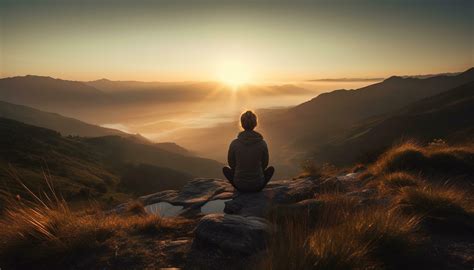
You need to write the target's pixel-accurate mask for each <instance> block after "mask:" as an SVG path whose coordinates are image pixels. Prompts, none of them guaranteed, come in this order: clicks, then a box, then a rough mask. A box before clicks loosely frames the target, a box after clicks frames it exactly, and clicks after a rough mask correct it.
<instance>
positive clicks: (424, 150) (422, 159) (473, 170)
mask: <svg viewBox="0 0 474 270" xmlns="http://www.w3.org/2000/svg"><path fill="white" fill-rule="evenodd" d="M397 171H405V172H412V173H418V172H423V174H425V175H428V176H433V175H443V176H444V175H449V176H451V177H453V176H466V177H471V176H473V175H474V146H472V145H464V146H448V145H438V144H431V145H429V146H427V147H422V146H421V145H420V144H418V143H416V142H414V141H407V142H404V143H401V144H399V145H395V146H394V147H392V148H391V149H389V150H388V151H387V152H385V153H384V154H382V155H381V156H380V157H379V159H378V160H377V161H376V162H375V163H374V164H372V165H371V166H370V167H369V172H370V173H372V174H373V175H381V174H383V173H392V172H397Z"/></svg>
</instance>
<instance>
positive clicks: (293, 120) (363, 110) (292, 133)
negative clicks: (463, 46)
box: [176, 68, 474, 170]
mask: <svg viewBox="0 0 474 270" xmlns="http://www.w3.org/2000/svg"><path fill="white" fill-rule="evenodd" d="M473 81H474V68H471V69H469V70H467V71H465V72H462V73H459V74H457V75H453V74H450V75H439V76H434V77H429V78H402V77H397V76H393V77H390V78H388V79H386V80H384V81H382V82H380V83H376V84H372V85H369V86H367V87H363V88H360V89H356V90H336V91H332V92H328V93H323V94H320V95H319V96H317V97H315V98H313V99H312V100H310V101H307V102H305V103H302V104H300V105H298V106H295V107H293V108H289V109H275V110H264V111H261V112H260V113H259V127H258V129H259V130H260V131H261V132H262V133H263V134H264V136H265V137H266V138H267V139H268V141H269V146H270V152H271V153H272V154H271V158H272V161H273V162H274V163H277V164H280V166H281V167H282V168H287V167H285V164H286V165H289V166H298V164H299V163H300V162H301V161H302V160H303V159H306V158H311V159H313V158H314V159H316V160H318V161H320V162H326V161H329V162H333V163H336V164H339V165H344V164H347V163H348V162H354V161H356V160H355V159H356V157H360V156H361V155H362V153H360V151H363V152H365V151H368V150H367V149H365V148H364V147H363V145H374V146H376V145H377V146H379V147H378V148H380V147H382V146H387V145H388V144H390V143H393V142H395V141H396V140H398V139H401V138H403V137H406V136H408V135H414V136H415V135H416V134H420V133H421V132H415V131H412V132H409V133H405V132H402V131H403V128H404V127H403V121H402V122H400V123H398V125H399V126H398V128H397V129H395V128H394V129H387V127H383V128H382V126H380V127H378V128H375V127H374V129H373V131H372V132H368V133H367V134H365V136H362V135H360V134H359V135H358V137H360V138H359V140H358V144H360V146H357V147H355V146H354V145H353V144H351V146H350V147H349V145H347V148H342V149H339V150H340V151H339V150H338V152H337V153H331V149H333V150H334V151H336V149H335V148H334V145H335V144H338V145H340V144H341V143H342V142H345V141H346V140H348V138H351V136H355V135H357V132H356V133H353V131H354V130H356V131H358V132H363V131H366V130H367V129H368V127H367V126H366V125H373V124H374V123H380V121H382V120H383V119H386V117H390V116H394V115H395V114H397V113H398V112H399V111H400V110H402V109H403V108H404V107H406V106H410V105H411V104H412V106H415V107H418V106H420V104H417V103H415V102H417V101H420V100H422V99H425V98H428V97H432V96H436V95H438V94H441V93H443V92H446V91H449V90H452V89H455V88H457V87H461V86H463V89H464V91H465V92H463V93H464V94H469V93H471V92H472V90H470V89H469V88H470V87H471V85H470V84H469V83H471V82H473ZM471 88H472V87H471ZM441 97H442V96H441ZM441 103H442V101H439V102H438V103H437V105H436V106H439V109H441V108H444V107H443V106H441ZM436 106H435V105H433V108H432V109H435V108H436ZM451 109H452V111H449V118H465V117H466V115H467V114H465V113H466V112H465V111H463V109H461V108H454V107H452V108H451ZM432 113H433V115H435V114H434V112H432ZM438 113H440V114H441V113H448V112H447V111H446V112H444V111H438ZM447 115H448V114H447ZM405 117H408V116H405ZM426 117H428V116H426ZM374 121H376V122H374ZM386 121H390V120H386ZM404 121H407V119H406V120H404ZM417 121H424V120H421V118H420V119H419V120H417ZM426 121H428V119H426ZM447 121H448V122H449V120H447ZM367 123H369V124H367ZM387 123H388V122H385V125H388V126H390V124H387ZM426 123H429V125H435V124H436V122H435V121H429V122H426ZM409 124H410V123H409V122H407V128H408V125H409ZM412 124H413V123H412ZM464 124H466V126H462V125H461V126H459V125H454V121H453V125H452V126H451V127H452V129H448V130H447V132H445V133H436V132H433V136H434V135H438V136H439V137H445V136H447V135H448V134H447V133H448V132H449V133H450V134H451V133H453V134H454V133H456V132H457V131H459V132H460V133H459V134H460V136H459V137H458V138H459V139H460V137H462V136H469V135H470V136H471V137H474V136H473V134H472V133H469V132H468V130H469V129H470V128H472V123H470V122H465V123H464ZM380 125H382V124H381V123H380ZM421 127H423V125H414V126H413V127H411V128H413V129H417V128H420V129H421ZM364 128H366V129H364ZM424 128H426V126H424ZM435 129H436V128H435ZM458 129H459V130H458ZM461 129H462V130H461ZM388 130H390V132H388V133H390V136H388V137H387V134H386V133H383V131H388ZM236 132H238V129H237V123H229V124H222V125H219V126H217V127H212V128H204V129H199V130H196V131H193V132H190V134H192V136H191V135H190V136H189V137H186V136H183V137H180V138H177V139H176V142H177V143H179V144H182V145H184V146H185V147H187V148H190V149H198V150H199V152H201V153H205V152H215V148H216V147H221V148H226V147H227V146H228V143H229V139H230V138H232V137H233V136H234V134H235V133H236ZM462 134H464V135H462ZM369 136H370V137H369ZM415 137H418V138H420V139H426V140H429V139H430V138H431V137H423V136H415ZM377 138H380V142H378V141H376V139H377ZM385 138H387V139H385ZM193 142H212V144H209V143H198V144H197V143H193ZM208 149H209V150H210V151H208ZM347 152H351V153H347ZM344 153H346V156H344ZM291 164H292V165H291ZM277 169H278V168H277ZM285 170H288V169H285Z"/></svg>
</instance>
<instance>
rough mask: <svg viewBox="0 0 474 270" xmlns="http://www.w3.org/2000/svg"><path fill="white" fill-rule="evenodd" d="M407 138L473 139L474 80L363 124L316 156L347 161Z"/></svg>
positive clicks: (458, 140) (371, 153)
mask: <svg viewBox="0 0 474 270" xmlns="http://www.w3.org/2000/svg"><path fill="white" fill-rule="evenodd" d="M404 138H413V139H417V140H419V141H421V142H425V143H426V142H430V141H433V140H435V139H444V140H447V141H449V142H451V143H459V142H463V141H467V140H472V138H474V82H470V83H468V84H465V85H462V86H459V87H456V88H454V89H451V90H448V91H445V92H443V93H440V94H438V95H435V96H432V97H428V98H426V99H423V100H420V101H417V102H415V103H413V104H410V105H408V106H406V107H405V108H403V109H401V110H399V111H396V112H394V113H391V114H389V115H386V116H383V117H379V118H378V119H375V120H373V121H371V122H368V123H362V124H360V125H358V126H356V127H355V128H354V129H351V130H350V132H348V133H347V134H346V135H345V136H344V138H342V139H339V140H337V141H335V142H332V143H331V144H328V145H325V146H324V147H321V148H320V149H319V151H317V152H316V153H315V155H316V156H321V157H325V158H326V159H327V160H329V161H331V162H333V163H336V164H348V163H351V162H355V161H357V160H358V159H360V158H362V156H363V155H371V156H373V155H375V154H376V153H380V152H382V151H384V150H385V149H386V148H388V147H389V146H391V145H392V144H393V143H395V142H397V141H399V140H402V139H404Z"/></svg>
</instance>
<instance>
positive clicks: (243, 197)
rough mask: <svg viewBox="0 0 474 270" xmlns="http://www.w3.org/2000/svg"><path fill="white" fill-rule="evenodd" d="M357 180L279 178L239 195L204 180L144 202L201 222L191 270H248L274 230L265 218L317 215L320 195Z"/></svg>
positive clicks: (218, 182)
mask: <svg viewBox="0 0 474 270" xmlns="http://www.w3.org/2000/svg"><path fill="white" fill-rule="evenodd" d="M354 178H355V176H354V175H353V174H351V175H345V176H343V177H339V178H338V177H334V178H330V179H326V180H324V181H322V180H320V179H314V178H311V177H306V178H299V179H293V180H278V181H272V182H270V183H269V184H268V185H267V186H266V187H265V189H264V190H262V191H261V192H257V193H240V192H238V191H235V190H234V188H233V187H232V186H231V185H230V184H229V183H228V182H227V181H224V180H221V179H211V178H200V179H194V180H192V181H190V182H188V183H187V184H186V185H185V186H184V187H183V189H182V190H180V191H173V190H168V191H162V192H158V193H155V194H151V195H147V196H143V197H141V198H140V200H141V201H142V202H143V204H144V205H145V206H147V205H152V204H156V203H162V202H166V203H170V204H172V205H176V206H182V207H183V210H182V211H180V212H179V215H180V216H185V217H187V218H192V219H199V222H198V223H197V226H196V228H195V229H194V239H193V243H192V245H191V248H190V251H189V253H188V256H187V263H186V265H187V266H186V268H188V269H221V268H222V266H223V265H232V266H233V267H235V268H236V269H243V268H248V267H249V265H251V264H252V263H253V262H257V261H258V258H259V256H260V255H261V254H262V252H263V251H264V249H265V247H266V244H267V242H268V240H269V238H270V237H271V234H272V226H271V225H270V222H269V221H268V220H266V219H265V218H266V217H267V216H268V213H269V211H271V209H273V208H274V207H284V208H285V209H286V211H289V212H292V213H298V212H299V211H308V212H312V211H318V209H320V207H321V202H319V201H318V200H317V199H315V193H317V192H318V191H322V190H328V189H332V190H345V189H346V187H347V186H348V185H353V183H354V181H353V180H354ZM219 205H220V206H221V207H217V206H219ZM201 209H202V211H201ZM210 209H211V210H210ZM212 209H216V210H215V211H216V212H215V213H213V212H212ZM300 213H301V212H300Z"/></svg>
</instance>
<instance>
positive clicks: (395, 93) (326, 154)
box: [0, 68, 474, 176]
mask: <svg viewBox="0 0 474 270" xmlns="http://www.w3.org/2000/svg"><path fill="white" fill-rule="evenodd" d="M473 81H474V68H471V69H469V70H466V71H465V72H461V73H459V74H444V75H434V76H431V75H430V76H423V77H399V76H393V77H390V78H388V79H386V80H384V81H382V82H379V83H375V84H372V85H369V86H366V87H363V88H360V89H355V90H344V89H342V90H335V91H332V92H329V93H324V94H321V95H318V96H317V97H315V98H313V99H311V100H309V101H307V102H305V103H302V104H300V105H298V106H295V107H292V108H287V109H266V110H262V111H259V112H258V113H259V126H258V129H259V130H260V131H261V132H262V133H263V134H264V136H265V138H266V139H267V140H268V142H269V146H270V152H271V159H272V163H274V164H277V166H278V167H277V172H278V171H280V172H281V171H285V172H288V173H289V174H290V175H291V174H294V172H295V171H296V170H297V169H296V166H297V164H298V163H299V162H301V161H302V160H303V159H306V158H314V159H316V160H317V161H319V162H326V161H329V162H332V163H335V164H338V165H345V164H348V163H351V162H354V161H357V159H358V158H360V157H361V156H363V155H369V154H370V153H372V154H373V153H377V152H380V151H382V150H383V148H386V147H387V146H389V145H390V144H392V143H394V142H396V141H398V140H400V139H403V138H407V137H415V138H417V139H420V140H421V141H423V142H426V141H429V140H432V139H434V138H435V137H440V138H441V139H451V140H453V141H459V140H465V139H467V138H469V137H473V136H472V135H473V134H472V123H471V122H469V121H464V122H462V121H461V120H459V119H466V116H469V115H471V114H470V113H472V112H471V111H470V110H469V109H470V108H471V107H472V106H471V103H469V102H470V100H471V96H470V95H471V93H472V82H473ZM216 87H218V86H217V84H216V83H213V82H203V83H193V82H183V83H146V82H133V81H109V80H106V79H102V80H98V81H92V82H72V81H63V80H57V79H52V78H48V77H37V76H26V77H15V78H5V79H0V100H5V101H6V102H12V103H15V102H17V103H18V104H22V105H29V106H30V105H31V106H33V105H35V106H37V107H38V108H41V109H45V108H51V111H55V112H67V113H71V114H73V115H74V110H77V112H80V113H79V115H81V116H84V114H85V115H86V116H85V118H91V119H97V118H99V117H102V116H103V115H102V114H98V113H97V111H96V110H95V109H85V108H89V107H94V106H97V107H98V108H100V110H103V111H104V112H107V115H114V117H119V118H120V117H122V115H126V114H127V113H126V112H127V108H128V107H127V106H128V105H127V104H129V103H132V104H134V105H133V106H135V107H137V106H136V105H137V104H141V103H143V104H145V103H150V102H151V103H152V102H163V104H165V103H166V104H169V103H171V104H174V103H173V102H175V101H176V100H182V99H186V100H189V101H190V102H196V101H199V100H200V99H201V98H203V97H206V96H207V95H209V94H210V93H213V92H212V91H213V90H212V89H214V88H216ZM241 91H242V92H238V93H240V94H242V95H247V94H249V96H252V95H251V94H250V93H246V92H245V91H253V92H252V94H253V95H260V94H262V95H269V96H271V95H272V91H278V92H279V93H286V92H297V93H299V92H301V93H303V92H304V93H306V94H307V92H305V91H306V90H304V89H303V90H301V89H299V88H295V87H294V86H292V85H285V86H272V87H269V88H268V87H267V88H258V87H253V86H249V88H246V89H242V90H241ZM213 94H214V95H217V96H219V95H223V96H222V97H223V98H226V96H225V95H229V93H228V92H227V91H220V92H219V91H218V92H216V93H213ZM213 98H216V96H213ZM6 102H2V103H0V116H3V117H7V118H12V119H16V120H19V121H22V122H25V123H28V124H32V125H38V126H42V127H47V128H51V129H54V130H57V131H59V132H61V133H62V134H64V135H80V136H86V137H95V136H109V135H118V136H121V137H124V138H120V137H114V136H112V137H110V136H109V137H102V138H95V139H84V140H83V141H82V142H83V143H87V144H88V145H93V146H94V148H95V149H96V150H97V149H98V151H99V152H107V151H112V150H115V151H119V152H113V151H112V152H111V153H109V155H110V156H120V155H122V154H123V153H126V154H127V155H130V157H132V156H133V158H132V159H131V160H126V157H123V160H122V161H124V162H131V163H133V162H139V163H144V164H152V165H153V164H155V165H157V164H158V161H157V160H155V159H154V158H153V156H155V155H157V156H159V157H160V158H159V160H160V162H159V163H160V164H165V165H166V166H165V167H167V168H170V169H172V170H178V171H181V170H180V168H181V165H176V164H183V163H186V164H188V163H187V162H190V161H189V160H187V159H185V158H184V157H187V158H196V157H195V156H193V154H192V152H190V151H188V150H187V149H191V150H193V151H196V152H197V153H198V154H203V153H205V154H206V155H207V156H211V157H212V158H215V159H220V160H223V159H224V158H225V157H223V156H222V155H224V154H225V152H226V149H227V147H228V144H229V142H230V140H232V139H233V138H234V137H235V136H236V133H237V132H238V131H239V130H238V125H237V123H236V122H232V123H223V124H220V125H218V126H216V127H210V128H199V129H196V128H194V129H188V130H187V131H186V130H185V131H183V132H181V134H180V135H179V136H176V138H175V140H174V142H175V143H178V144H179V145H183V146H184V147H185V148H186V149H185V148H182V147H180V146H179V145H176V144H173V143H170V144H152V143H150V142H147V141H146V140H141V139H140V137H138V136H135V137H134V138H127V137H128V134H126V133H124V132H121V131H118V130H113V129H105V128H102V127H98V126H93V125H90V124H86V123H84V122H81V121H78V120H75V119H71V118H66V117H62V116H61V115H57V114H51V113H45V112H42V111H38V110H35V109H33V108H27V107H24V106H19V105H14V104H9V103H6ZM448 105H449V106H448ZM81 106H82V107H81ZM84 106H87V107H84ZM153 106H154V107H153V108H155V107H156V106H155V105H153ZM138 107H139V108H140V107H141V106H138ZM423 108H425V109H423ZM56 109H57V110H56ZM143 110H149V109H148V108H145V107H143ZM104 115H105V114H104ZM81 119H82V118H81ZM435 119H440V120H439V121H440V122H439V125H436V124H437V123H436V122H437V121H435ZM458 120H459V121H458ZM150 123H151V124H153V122H152V121H150ZM134 140H135V142H134V143H137V144H138V145H137V144H132V143H131V142H133V141H134ZM104 145H109V146H108V148H105V149H102V148H101V147H105V146H104ZM158 148H159V149H161V150H162V151H166V152H167V153H168V152H173V153H174V154H177V155H179V157H180V158H179V159H178V160H179V161H176V163H173V164H171V163H167V162H171V161H170V160H172V159H168V160H166V159H165V158H164V155H163V156H160V155H158V154H156V153H155V152H154V151H155V150H150V149H158ZM120 151H124V152H120ZM348 152H349V153H348ZM175 165H176V166H175ZM206 166H207V165H206ZM206 166H196V167H192V168H186V171H185V172H186V173H189V174H191V175H200V174H201V173H203V172H207V171H209V170H210V168H211V167H212V168H214V167H213V166H214V165H212V166H211V165H209V166H210V167H206ZM219 166H220V164H219ZM215 167H216V168H217V167H218V166H215ZM200 168H206V169H202V170H201V169H200ZM278 168H280V170H278ZM216 175H217V176H220V173H216Z"/></svg>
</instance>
